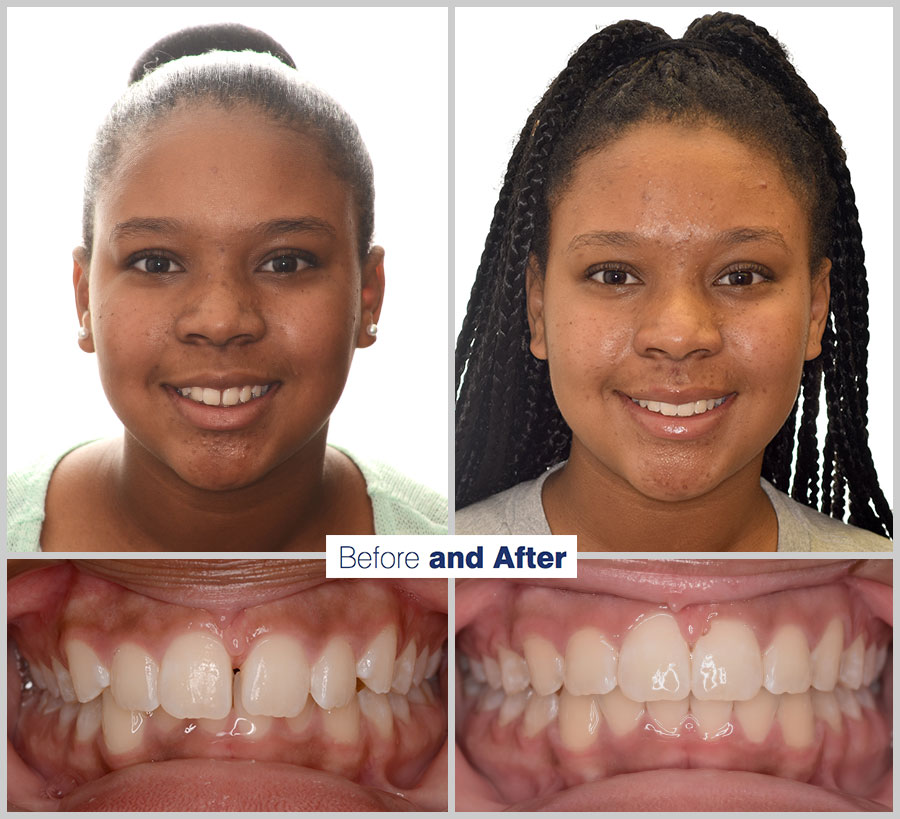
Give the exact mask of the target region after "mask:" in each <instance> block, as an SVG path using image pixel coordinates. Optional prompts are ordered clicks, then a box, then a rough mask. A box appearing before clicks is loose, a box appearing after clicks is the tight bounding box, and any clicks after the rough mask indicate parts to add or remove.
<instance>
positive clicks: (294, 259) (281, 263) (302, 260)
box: [259, 251, 317, 273]
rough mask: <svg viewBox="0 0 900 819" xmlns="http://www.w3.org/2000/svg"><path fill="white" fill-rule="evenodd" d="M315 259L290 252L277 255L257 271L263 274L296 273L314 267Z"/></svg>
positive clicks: (307, 254) (298, 252) (305, 254)
mask: <svg viewBox="0 0 900 819" xmlns="http://www.w3.org/2000/svg"><path fill="white" fill-rule="evenodd" d="M316 263H317V262H316V258H315V257H314V256H312V255H310V254H309V253H303V252H300V251H290V252H288V253H279V254H278V255H277V256H273V257H272V258H270V259H268V260H267V261H265V262H263V263H262V264H261V265H260V266H259V269H260V270H261V271H262V272H264V273H298V272H299V271H301V270H305V269H306V268H309V267H314V266H315V265H316Z"/></svg>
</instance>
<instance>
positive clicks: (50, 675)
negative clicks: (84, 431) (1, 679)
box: [7, 559, 448, 812]
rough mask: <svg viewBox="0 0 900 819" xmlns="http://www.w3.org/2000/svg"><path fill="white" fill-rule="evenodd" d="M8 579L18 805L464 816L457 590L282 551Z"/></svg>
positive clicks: (51, 568) (50, 563) (80, 565)
mask: <svg viewBox="0 0 900 819" xmlns="http://www.w3.org/2000/svg"><path fill="white" fill-rule="evenodd" d="M8 571H9V578H8V583H7V625H8V646H9V648H8V659H7V662H8V677H7V684H8V687H9V692H8V694H9V702H8V714H9V725H8V738H9V745H8V749H7V799H8V803H9V804H10V806H11V807H12V808H13V809H16V810H29V811H48V810H63V811H135V810H140V811H214V812H222V811H242V812H246V811H342V812H343V811H368V812H372V811H379V812H380V811H390V812H396V811H404V812H405V811H410V810H414V811H415V810H424V811H445V810H446V809H447V633H448V629H447V581H446V580H434V579H427V580H408V581H393V580H392V581H380V580H359V581H355V580H326V578H325V567H324V561H321V560H299V561H298V560H278V559H271V560H184V559H172V560H168V559H160V560H128V559H88V560H41V559H16V560H10V561H9V567H8Z"/></svg>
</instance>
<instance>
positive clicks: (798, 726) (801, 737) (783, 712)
mask: <svg viewBox="0 0 900 819" xmlns="http://www.w3.org/2000/svg"><path fill="white" fill-rule="evenodd" d="M777 717H778V722H779V723H780V724H781V735H782V737H783V738H784V742H785V744H786V745H787V746H788V747H790V748H806V747H807V746H808V745H812V741H813V739H815V735H816V722H815V715H814V714H813V704H812V697H810V695H809V693H805V694H782V695H781V697H780V698H779V703H778V714H777Z"/></svg>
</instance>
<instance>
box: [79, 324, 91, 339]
mask: <svg viewBox="0 0 900 819" xmlns="http://www.w3.org/2000/svg"><path fill="white" fill-rule="evenodd" d="M90 334H91V331H90V330H88V328H87V327H85V326H84V325H83V324H82V325H81V326H80V327H79V328H78V340H79V341H84V340H85V339H86V338H87V337H88V336H89V335H90Z"/></svg>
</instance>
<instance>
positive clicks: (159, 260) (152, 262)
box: [147, 256, 170, 273]
mask: <svg viewBox="0 0 900 819" xmlns="http://www.w3.org/2000/svg"><path fill="white" fill-rule="evenodd" d="M169 264H170V262H169V260H168V259H164V258H163V257H162V256H153V257H151V258H149V259H147V270H149V271H150V272H151V273H168V272H169Z"/></svg>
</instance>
